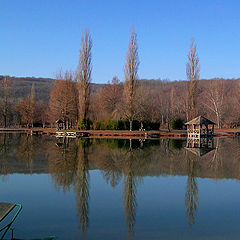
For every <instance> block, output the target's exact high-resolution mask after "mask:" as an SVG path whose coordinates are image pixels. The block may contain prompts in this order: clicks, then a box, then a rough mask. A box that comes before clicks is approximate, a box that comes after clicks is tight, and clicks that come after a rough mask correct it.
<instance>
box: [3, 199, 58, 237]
mask: <svg viewBox="0 0 240 240" xmlns="http://www.w3.org/2000/svg"><path fill="white" fill-rule="evenodd" d="M15 208H17V212H16V213H15V215H13V217H12V218H11V219H10V220H9V221H6V222H7V223H5V225H4V226H3V227H1V228H0V240H2V239H4V236H5V235H6V233H7V232H8V230H9V229H10V227H11V225H12V224H13V222H14V221H15V219H16V218H17V216H18V214H19V213H20V212H21V210H22V205H21V204H13V203H5V202H0V223H1V222H2V221H3V220H4V219H5V218H6V217H7V216H8V215H9V214H10V213H11V212H12V211H13V210H14V209H15ZM11 230H12V237H11V240H27V239H20V238H14V237H13V229H11ZM53 239H55V236H51V237H45V238H40V239H39V238H38V239H31V240H53ZM29 240H30V239H29Z"/></svg>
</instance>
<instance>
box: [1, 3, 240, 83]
mask: <svg viewBox="0 0 240 240" xmlns="http://www.w3.org/2000/svg"><path fill="white" fill-rule="evenodd" d="M239 13H240V1H238V0H235V1H233V0H201V1H195V0H182V1H180V0H165V1H161V0H22V1H21V0H0V37H1V46H0V56H1V57H0V75H10V76H35V77H55V74H56V72H57V71H58V70H59V69H60V68H62V69H63V70H67V69H72V70H76V67H77V64H78V56H79V49H80V42H81V35H82V32H83V31H84V29H85V28H88V29H89V30H90V33H91V35H92V39H93V51H92V54H93V62H92V63H93V72H92V81H93V82H96V83H104V82H107V81H108V80H111V79H112V77H113V76H114V75H117V76H118V77H119V79H120V80H121V81H122V80H123V66H124V62H125V55H126V51H127V46H128V41H129V31H130V28H131V26H132V25H134V27H135V31H136V33H137V36H138V45H139V58H140V66H139V78H148V79H149V78H161V79H162V78H168V79H170V80H182V79H186V74H185V66H186V56H187V52H188V49H189V45H190V40H191V38H192V37H194V39H195V41H196V43H197V51H198V54H199V58H200V67H201V69H200V77H201V78H212V77H224V78H238V77H240V14H239Z"/></svg>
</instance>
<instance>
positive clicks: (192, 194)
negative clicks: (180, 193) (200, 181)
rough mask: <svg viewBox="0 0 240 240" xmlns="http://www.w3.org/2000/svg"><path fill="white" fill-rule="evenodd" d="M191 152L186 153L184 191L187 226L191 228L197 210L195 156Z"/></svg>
mask: <svg viewBox="0 0 240 240" xmlns="http://www.w3.org/2000/svg"><path fill="white" fill-rule="evenodd" d="M190 154H191V153H189V155H187V175H188V179H187V187H186V193H185V206H186V216H187V219H188V226H189V229H190V230H191V228H192V225H193V224H194V223H195V215H196V213H197V210H198V204H199V202H198V186H197V180H196V178H195V164H196V157H195V156H191V155H190Z"/></svg>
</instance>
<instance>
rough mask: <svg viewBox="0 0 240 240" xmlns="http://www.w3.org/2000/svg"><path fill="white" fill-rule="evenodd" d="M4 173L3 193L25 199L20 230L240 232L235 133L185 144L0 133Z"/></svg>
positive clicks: (106, 235) (138, 235)
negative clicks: (196, 145) (207, 143)
mask: <svg viewBox="0 0 240 240" xmlns="http://www.w3.org/2000/svg"><path fill="white" fill-rule="evenodd" d="M0 174H1V176H0V180H1V200H0V202H12V203H21V204H22V205H23V210H22V212H21V213H20V215H19V216H18V217H17V219H16V221H15V223H14V237H16V238H27V239H30V238H41V237H47V236H52V235H54V236H56V237H57V239H104V240H106V239H114V240H117V239H164V240H165V239H204V240H205V239H239V238H240V228H239V226H240V204H239V202H240V184H239V179H240V139H239V138H218V139H214V142H213V143H212V145H211V146H210V147H207V148H206V147H205V148H204V149H197V148H196V149H191V148H188V147H187V141H186V140H184V139H157V140H145V139H140V140H139V139H132V140H129V139H119V140H117V139H87V138H82V139H81V138H79V139H74V138H58V139H57V138H56V137H54V136H30V135H27V134H0ZM10 233H11V231H9V233H8V235H7V237H6V238H8V239H9V238H10V236H11V235H10Z"/></svg>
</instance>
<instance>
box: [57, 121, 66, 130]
mask: <svg viewBox="0 0 240 240" xmlns="http://www.w3.org/2000/svg"><path fill="white" fill-rule="evenodd" d="M56 126H57V130H62V129H64V122H63V120H61V119H58V120H57V121H56Z"/></svg>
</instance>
